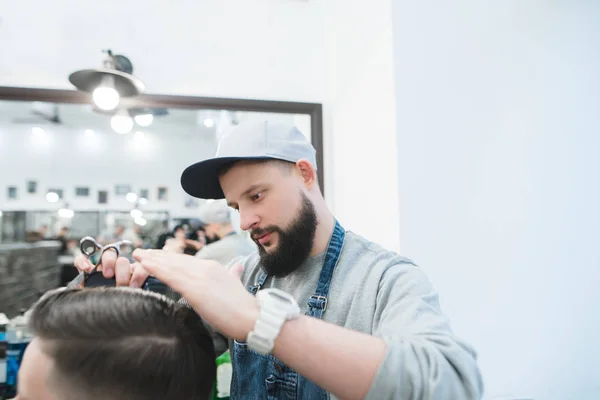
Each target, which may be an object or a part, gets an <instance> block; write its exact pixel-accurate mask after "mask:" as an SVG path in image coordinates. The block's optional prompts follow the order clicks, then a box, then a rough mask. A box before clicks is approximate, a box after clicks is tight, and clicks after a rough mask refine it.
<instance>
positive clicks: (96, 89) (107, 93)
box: [69, 50, 145, 111]
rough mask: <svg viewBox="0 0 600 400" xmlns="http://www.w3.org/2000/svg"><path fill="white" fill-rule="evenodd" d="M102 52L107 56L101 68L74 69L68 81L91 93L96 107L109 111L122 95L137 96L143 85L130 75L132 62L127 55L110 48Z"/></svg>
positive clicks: (142, 89)
mask: <svg viewBox="0 0 600 400" xmlns="http://www.w3.org/2000/svg"><path fill="white" fill-rule="evenodd" d="M104 52H105V53H106V54H107V56H106V58H105V60H104V62H103V67H102V68H98V69H83V70H79V71H75V72H73V73H72V74H71V75H69V81H70V82H71V83H72V84H73V85H74V86H75V87H76V88H77V89H79V90H81V91H82V92H87V93H92V100H93V102H94V104H95V105H96V107H98V108H99V109H101V110H103V111H111V110H114V109H116V108H117V107H118V105H119V103H120V100H121V98H122V97H132V96H137V95H139V94H140V93H141V92H143V91H144V89H145V86H144V83H143V82H142V81H140V80H139V79H138V78H136V77H135V76H133V75H132V73H133V64H131V61H129V59H128V58H127V57H125V56H123V55H120V54H113V53H112V51H111V50H105V51H104Z"/></svg>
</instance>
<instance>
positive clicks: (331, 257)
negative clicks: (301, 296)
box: [306, 220, 346, 318]
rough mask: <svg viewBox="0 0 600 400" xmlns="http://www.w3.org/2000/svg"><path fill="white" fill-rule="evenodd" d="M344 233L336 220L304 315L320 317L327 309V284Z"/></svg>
mask: <svg viewBox="0 0 600 400" xmlns="http://www.w3.org/2000/svg"><path fill="white" fill-rule="evenodd" d="M345 235H346V232H345V230H344V228H342V226H341V225H340V223H339V222H338V221H337V220H336V221H335V228H334V229H333V233H332V234H331V238H330V239H329V245H328V246H327V252H326V253H325V261H323V268H321V276H320V277H319V283H318V284H317V289H316V290H315V294H313V295H312V296H310V298H309V299H308V312H307V313H306V315H309V316H311V317H315V318H321V317H322V316H323V313H324V312H325V310H326V309H327V296H328V295H329V286H330V285H331V279H332V278H333V271H334V270H335V267H336V266H337V263H338V260H339V258H340V254H341V253H342V247H343V245H344V237H345Z"/></svg>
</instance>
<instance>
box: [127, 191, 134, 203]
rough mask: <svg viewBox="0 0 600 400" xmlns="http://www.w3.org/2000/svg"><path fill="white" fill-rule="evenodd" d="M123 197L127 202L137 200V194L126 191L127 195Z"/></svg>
mask: <svg viewBox="0 0 600 400" xmlns="http://www.w3.org/2000/svg"><path fill="white" fill-rule="evenodd" d="M125 198H126V199H127V201H128V202H130V203H135V201H136V200H137V194H135V193H132V192H129V193H127V196H125Z"/></svg>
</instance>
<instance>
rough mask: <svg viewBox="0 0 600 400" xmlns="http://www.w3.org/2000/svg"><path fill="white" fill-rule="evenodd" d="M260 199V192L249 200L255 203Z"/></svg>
mask: <svg viewBox="0 0 600 400" xmlns="http://www.w3.org/2000/svg"><path fill="white" fill-rule="evenodd" d="M261 197H262V192H258V193H256V194H254V195H252V196H251V197H250V198H251V199H252V201H256V200H258V199H260V198H261Z"/></svg>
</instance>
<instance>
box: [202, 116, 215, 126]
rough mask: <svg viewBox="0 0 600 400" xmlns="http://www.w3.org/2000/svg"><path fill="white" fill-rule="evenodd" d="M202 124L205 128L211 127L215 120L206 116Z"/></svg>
mask: <svg viewBox="0 0 600 400" xmlns="http://www.w3.org/2000/svg"><path fill="white" fill-rule="evenodd" d="M204 126H206V127H207V128H212V127H213V126H215V121H214V120H213V119H212V118H206V119H205V120H204Z"/></svg>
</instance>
